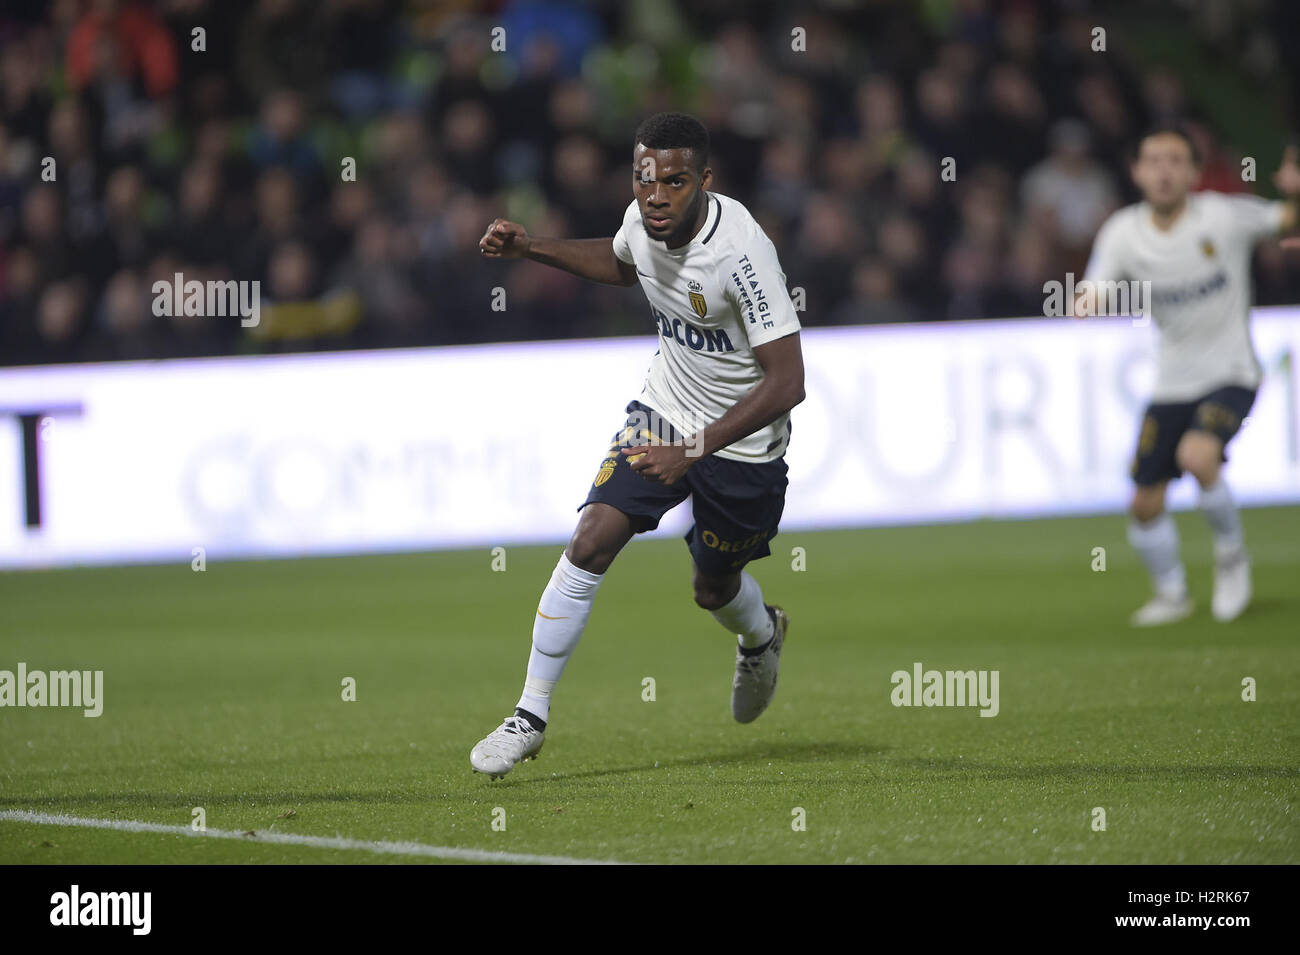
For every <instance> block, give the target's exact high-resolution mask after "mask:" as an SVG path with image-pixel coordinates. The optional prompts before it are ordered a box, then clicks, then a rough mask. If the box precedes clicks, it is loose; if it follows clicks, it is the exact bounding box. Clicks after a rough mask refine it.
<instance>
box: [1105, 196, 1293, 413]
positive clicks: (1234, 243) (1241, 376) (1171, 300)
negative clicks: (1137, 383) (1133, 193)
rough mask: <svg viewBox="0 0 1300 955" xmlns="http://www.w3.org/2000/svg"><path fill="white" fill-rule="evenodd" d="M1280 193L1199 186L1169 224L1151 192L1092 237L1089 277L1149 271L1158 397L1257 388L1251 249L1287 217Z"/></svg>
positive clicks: (1143, 276)
mask: <svg viewBox="0 0 1300 955" xmlns="http://www.w3.org/2000/svg"><path fill="white" fill-rule="evenodd" d="M1282 209H1283V204H1282V203H1280V202H1271V201H1269V200H1266V199H1261V198H1259V197H1257V196H1229V195H1224V194H1223V193H1218V192H1198V193H1193V194H1192V195H1189V196H1188V197H1187V208H1186V210H1184V212H1183V214H1182V215H1181V216H1180V217H1179V218H1178V221H1176V222H1175V223H1174V225H1173V228H1171V229H1170V230H1169V231H1168V232H1161V231H1160V230H1159V229H1157V228H1156V227H1155V225H1153V224H1152V222H1151V207H1150V205H1149V204H1148V203H1146V202H1139V203H1136V204H1134V205H1131V206H1126V207H1125V208H1123V209H1120V210H1119V211H1118V212H1116V213H1114V214H1113V215H1112V216H1111V217H1110V218H1109V219H1107V220H1106V222H1105V224H1104V225H1103V226H1102V227H1101V231H1099V232H1098V233H1097V241H1096V242H1095V243H1094V244H1093V249H1092V258H1091V259H1090V260H1089V262H1088V270H1087V274H1086V275H1085V276H1084V277H1085V278H1086V279H1087V280H1089V281H1125V280H1136V281H1139V282H1141V281H1150V282H1151V301H1150V302H1148V303H1146V304H1147V307H1148V314H1149V315H1150V317H1151V320H1152V321H1153V322H1154V323H1155V326H1156V328H1157V330H1158V332H1159V365H1158V371H1157V374H1156V385H1155V390H1154V392H1153V394H1152V400H1153V401H1156V402H1175V401H1191V400H1194V399H1196V398H1199V397H1200V396H1202V395H1204V394H1206V393H1207V392H1210V391H1213V390H1215V389H1216V388H1220V387H1222V386H1224V385H1242V386H1244V387H1246V388H1252V389H1254V388H1258V387H1259V383H1260V379H1261V378H1262V372H1261V370H1260V366H1259V360H1258V359H1257V358H1256V357H1255V349H1254V347H1253V346H1252V345H1251V341H1250V328H1249V321H1250V307H1251V303H1252V298H1253V295H1252V290H1251V285H1250V256H1251V250H1252V249H1253V248H1254V246H1255V243H1256V242H1258V241H1259V240H1260V239H1262V238H1264V237H1266V236H1269V235H1276V234H1277V232H1278V231H1279V229H1281V227H1282Z"/></svg>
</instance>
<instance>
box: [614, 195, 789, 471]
mask: <svg viewBox="0 0 1300 955" xmlns="http://www.w3.org/2000/svg"><path fill="white" fill-rule="evenodd" d="M705 201H706V202H708V214H707V216H706V217H705V221H704V228H702V229H701V230H700V231H699V232H698V233H697V234H696V236H695V238H693V239H692V240H691V241H690V242H688V243H687V244H686V245H684V246H682V247H681V248H680V249H669V248H668V247H667V246H666V245H665V244H664V243H663V242H657V241H655V240H653V239H651V238H650V237H649V236H648V235H647V234H646V231H645V228H644V227H643V226H642V224H641V212H640V210H639V209H638V208H637V204H636V201H635V200H633V201H632V203H631V204H629V205H628V207H627V211H626V212H625V213H624V214H623V225H622V226H621V227H620V228H619V230H618V234H617V235H615V236H614V254H615V255H616V256H618V258H619V259H620V260H621V261H623V262H627V263H628V264H630V265H635V266H636V270H637V273H638V275H639V276H640V278H641V288H642V289H643V290H644V291H645V294H646V298H647V299H649V300H650V310H651V313H652V315H653V316H654V320H655V322H656V324H657V331H658V333H659V350H658V351H657V352H655V356H654V358H653V359H652V360H651V362H650V370H649V371H648V372H647V373H646V380H645V387H644V388H643V389H642V391H641V401H642V402H644V403H645V404H646V405H648V406H649V407H651V408H653V409H654V410H655V411H657V412H659V414H661V415H663V417H664V418H666V419H667V420H668V422H669V423H670V424H672V426H673V427H675V428H676V429H677V430H678V431H680V432H682V433H683V434H691V433H694V432H695V431H696V430H697V429H698V428H699V427H702V426H704V425H707V424H710V423H712V422H714V421H716V420H717V419H718V418H721V417H722V415H723V414H724V413H725V412H726V411H727V410H728V409H729V408H731V407H732V406H733V405H735V404H736V402H738V401H739V400H740V399H741V398H742V397H744V395H745V393H746V392H748V391H749V390H750V389H751V388H753V387H754V386H755V385H756V384H758V382H759V381H760V380H762V378H763V368H762V366H761V365H759V363H758V360H757V359H756V358H755V357H754V352H753V348H754V346H756V345H762V344H765V343H766V342H770V341H774V340H775V339H778V338H783V337H784V336H786V335H789V334H792V333H793V332H797V331H799V319H798V317H797V316H796V315H795V310H794V303H793V302H791V301H790V293H789V292H787V291H786V288H785V273H784V272H783V271H782V270H781V263H780V262H779V261H778V260H777V257H776V249H775V248H774V247H773V245H772V241H771V240H770V239H769V238H768V237H767V235H766V234H765V233H764V232H763V230H762V229H761V228H760V227H759V225H758V223H757V222H755V221H754V217H753V216H751V215H750V214H749V210H748V209H746V208H745V207H744V206H743V205H741V204H740V203H739V202H737V201H736V200H734V199H729V198H728V197H726V196H720V195H718V194H716V193H712V192H710V193H706V194H705ZM789 424H790V416H789V415H788V414H785V415H782V416H781V417H780V418H778V419H777V420H776V421H774V422H772V423H771V424H770V425H768V426H767V427H765V428H760V429H759V430H758V431H755V432H754V433H753V434H751V435H749V436H747V437H744V438H741V439H740V440H739V441H736V442H734V443H732V444H729V445H727V447H725V448H723V449H721V450H719V451H717V452H716V454H717V456H718V457H720V458H728V459H730V460H733V461H755V462H757V461H773V460H775V459H777V458H779V457H781V455H783V454H784V453H785V448H786V444H787V442H788V441H789V437H790V428H789Z"/></svg>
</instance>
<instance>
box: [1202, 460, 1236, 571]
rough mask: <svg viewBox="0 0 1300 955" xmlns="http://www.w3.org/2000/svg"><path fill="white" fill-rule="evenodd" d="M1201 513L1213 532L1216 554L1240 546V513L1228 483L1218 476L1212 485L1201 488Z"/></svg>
mask: <svg viewBox="0 0 1300 955" xmlns="http://www.w3.org/2000/svg"><path fill="white" fill-rule="evenodd" d="M1200 503H1201V513H1202V514H1204V515H1205V521H1206V523H1207V524H1209V525H1210V530H1211V531H1213V532H1214V550H1215V553H1216V554H1225V553H1232V552H1234V551H1236V550H1239V549H1240V548H1241V545H1242V543H1243V540H1242V533H1241V514H1240V513H1239V512H1238V511H1237V505H1236V503H1234V502H1233V500H1232V491H1230V490H1229V489H1228V483H1227V482H1226V481H1224V480H1223V478H1219V481H1218V483H1217V484H1215V485H1214V486H1213V487H1203V488H1201V502H1200Z"/></svg>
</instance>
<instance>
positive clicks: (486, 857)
mask: <svg viewBox="0 0 1300 955" xmlns="http://www.w3.org/2000/svg"><path fill="white" fill-rule="evenodd" d="M0 822H30V823H34V824H36V825H39V826H73V827H76V828H81V829H116V830H118V831H121V832H159V833H165V834H167V835H173V836H197V837H198V838H201V839H237V840H239V841H241V842H259V843H263V844H270V845H288V846H312V847H313V848H316V849H353V850H356V849H359V850H361V851H363V852H375V853H379V854H381V855H397V856H430V857H432V858H435V859H455V860H458V861H460V862H519V863H524V864H533V865H623V864H624V863H621V862H615V861H612V860H606V859H573V858H570V857H569V856H542V855H530V854H529V853H526V852H495V851H492V850H490V849H460V848H457V847H455V846H430V845H425V844H424V843H422V842H367V841H366V840H364V839H347V838H344V837H343V836H304V835H298V834H297V833H291V832H254V833H253V835H251V836H249V835H245V834H244V833H242V832H235V831H233V830H230V829H206V830H203V831H200V830H197V829H192V828H190V827H189V826H177V825H168V824H166V823H161V822H136V821H135V820H132V819H91V818H87V817H84V816H63V815H57V814H54V813H45V812H29V811H27V810H25V809H5V810H0Z"/></svg>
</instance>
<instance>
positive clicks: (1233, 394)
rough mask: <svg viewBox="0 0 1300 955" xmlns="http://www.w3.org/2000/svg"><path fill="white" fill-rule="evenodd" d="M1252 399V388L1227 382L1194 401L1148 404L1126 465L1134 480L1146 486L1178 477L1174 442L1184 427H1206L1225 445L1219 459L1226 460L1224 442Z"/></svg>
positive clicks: (1191, 428)
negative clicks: (1130, 463) (1221, 457)
mask: <svg viewBox="0 0 1300 955" xmlns="http://www.w3.org/2000/svg"><path fill="white" fill-rule="evenodd" d="M1254 403H1255V392H1254V391H1252V390H1251V389H1249V388H1243V387H1241V386H1240V385H1228V386H1226V387H1223V388H1217V389H1215V390H1214V391H1211V392H1210V393H1209V394H1206V395H1202V396H1201V397H1199V398H1197V399H1196V400H1195V401H1176V402H1163V403H1160V404H1151V405H1148V406H1147V410H1146V414H1145V415H1143V417H1142V431H1141V433H1140V434H1139V435H1138V446H1137V452H1136V453H1135V454H1134V455H1133V466H1132V468H1131V469H1130V471H1131V473H1132V475H1133V481H1134V483H1135V484H1137V485H1138V486H1139V487H1149V486H1151V485H1153V484H1162V483H1164V482H1165V481H1170V480H1173V479H1174V478H1179V477H1182V474H1183V471H1182V468H1180V467H1179V466H1178V442H1179V441H1181V440H1182V437H1183V435H1185V434H1186V433H1187V432H1188V431H1206V432H1208V433H1210V434H1212V435H1214V436H1215V437H1217V438H1218V439H1219V440H1220V441H1222V442H1223V447H1224V449H1225V453H1224V455H1223V460H1225V461H1226V460H1228V455H1227V453H1226V449H1227V447H1228V442H1229V441H1231V440H1232V438H1233V436H1234V435H1235V434H1236V433H1237V432H1238V431H1239V430H1240V429H1241V422H1242V421H1243V420H1244V419H1245V417H1246V415H1248V414H1250V408H1251V405H1253V404H1254Z"/></svg>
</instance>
